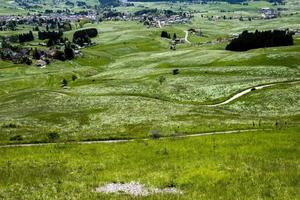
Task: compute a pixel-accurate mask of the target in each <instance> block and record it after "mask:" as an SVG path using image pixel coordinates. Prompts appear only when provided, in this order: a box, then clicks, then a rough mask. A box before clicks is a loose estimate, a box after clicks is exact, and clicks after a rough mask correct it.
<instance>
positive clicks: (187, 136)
mask: <svg viewBox="0 0 300 200" xmlns="http://www.w3.org/2000/svg"><path fill="white" fill-rule="evenodd" d="M261 130H264V131H270V130H272V129H240V130H230V131H214V132H205V133H195V134H190V135H174V136H166V137H161V138H159V140H162V139H179V138H190V137H203V136H209V135H225V134H239V133H245V132H255V131H261ZM147 140H153V139H151V138H143V139H124V140H98V141H97V140H96V141H82V142H65V143H63V142H57V143H35V144H9V145H0V148H13V147H38V146H47V145H55V144H60V145H64V144H107V143H108V144H113V143H123V142H133V141H147Z"/></svg>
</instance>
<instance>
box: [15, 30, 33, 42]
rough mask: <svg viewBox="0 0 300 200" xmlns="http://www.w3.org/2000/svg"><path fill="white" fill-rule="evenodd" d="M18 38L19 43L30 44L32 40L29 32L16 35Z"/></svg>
mask: <svg viewBox="0 0 300 200" xmlns="http://www.w3.org/2000/svg"><path fill="white" fill-rule="evenodd" d="M18 38H19V42H20V43H24V42H30V41H33V40H34V37H33V34H32V31H29V33H22V34H20V35H18Z"/></svg>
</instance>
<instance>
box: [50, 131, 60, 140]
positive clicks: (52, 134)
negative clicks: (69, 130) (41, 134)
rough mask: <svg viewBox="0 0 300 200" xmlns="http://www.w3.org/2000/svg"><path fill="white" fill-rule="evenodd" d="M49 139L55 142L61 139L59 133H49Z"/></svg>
mask: <svg viewBox="0 0 300 200" xmlns="http://www.w3.org/2000/svg"><path fill="white" fill-rule="evenodd" d="M47 137H48V140H50V141H55V140H57V139H58V138H59V134H58V133H57V132H50V133H48V135H47Z"/></svg>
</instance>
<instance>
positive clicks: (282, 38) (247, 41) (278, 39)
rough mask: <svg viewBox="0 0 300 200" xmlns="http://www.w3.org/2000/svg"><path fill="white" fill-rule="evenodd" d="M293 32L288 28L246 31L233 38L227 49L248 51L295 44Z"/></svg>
mask: <svg viewBox="0 0 300 200" xmlns="http://www.w3.org/2000/svg"><path fill="white" fill-rule="evenodd" d="M293 44H294V41H293V33H291V32H289V31H286V30H273V31H271V30H270V31H261V32H260V31H258V30H256V31H255V32H248V31H244V32H243V33H242V34H240V35H239V37H238V38H235V39H233V40H232V41H231V42H230V43H229V44H228V45H227V46H226V50H230V51H247V50H250V49H257V48H265V47H277V46H289V45H293Z"/></svg>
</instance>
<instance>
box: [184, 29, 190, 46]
mask: <svg viewBox="0 0 300 200" xmlns="http://www.w3.org/2000/svg"><path fill="white" fill-rule="evenodd" d="M184 32H185V36H184V40H185V41H186V43H189V44H191V42H190V41H189V40H188V37H189V31H184Z"/></svg>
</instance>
